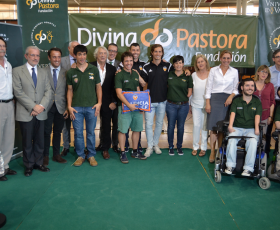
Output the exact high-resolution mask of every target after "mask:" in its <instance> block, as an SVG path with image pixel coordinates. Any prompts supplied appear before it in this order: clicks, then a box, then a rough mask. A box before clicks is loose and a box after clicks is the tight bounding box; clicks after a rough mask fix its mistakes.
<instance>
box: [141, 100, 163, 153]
mask: <svg viewBox="0 0 280 230" xmlns="http://www.w3.org/2000/svg"><path fill="white" fill-rule="evenodd" d="M165 107H166V101H163V102H159V103H152V104H151V112H145V129H146V138H147V142H148V148H152V147H153V146H157V145H158V141H159V136H160V134H161V131H162V123H163V118H164V115H165ZM155 115H156V127H155V132H154V135H153V124H154V116H155Z"/></svg>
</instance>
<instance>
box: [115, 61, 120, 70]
mask: <svg viewBox="0 0 280 230" xmlns="http://www.w3.org/2000/svg"><path fill="white" fill-rule="evenodd" d="M120 64H121V62H120V61H118V60H117V59H115V62H114V66H115V67H116V69H118V67H119V65H120Z"/></svg>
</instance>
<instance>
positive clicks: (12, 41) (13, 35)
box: [0, 23, 23, 154]
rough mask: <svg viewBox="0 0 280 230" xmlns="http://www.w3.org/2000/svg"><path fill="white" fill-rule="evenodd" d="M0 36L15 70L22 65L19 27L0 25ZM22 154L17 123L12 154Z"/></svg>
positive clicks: (7, 56) (20, 137)
mask: <svg viewBox="0 0 280 230" xmlns="http://www.w3.org/2000/svg"><path fill="white" fill-rule="evenodd" d="M0 31H1V32H0V36H1V37H3V38H4V40H5V41H6V43H7V52H6V58H7V60H8V62H10V63H11V65H12V67H13V68H15V67H17V66H20V65H22V64H23V62H22V57H23V52H22V35H21V26H18V25H14V24H8V23H0ZM20 152H22V136H21V132H20V127H19V123H18V122H17V121H16V122H15V144H14V152H13V154H18V153H20Z"/></svg>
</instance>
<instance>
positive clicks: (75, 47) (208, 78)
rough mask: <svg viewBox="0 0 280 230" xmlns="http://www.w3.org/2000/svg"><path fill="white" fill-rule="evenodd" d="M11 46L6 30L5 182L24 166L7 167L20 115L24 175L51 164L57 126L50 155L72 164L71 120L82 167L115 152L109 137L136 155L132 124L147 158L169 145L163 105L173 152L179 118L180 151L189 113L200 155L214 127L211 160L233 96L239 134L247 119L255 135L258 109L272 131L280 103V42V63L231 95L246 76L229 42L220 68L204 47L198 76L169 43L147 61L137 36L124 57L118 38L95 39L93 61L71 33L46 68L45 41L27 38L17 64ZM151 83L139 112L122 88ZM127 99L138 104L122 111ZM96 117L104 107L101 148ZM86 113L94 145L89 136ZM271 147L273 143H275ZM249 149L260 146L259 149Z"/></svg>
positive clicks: (1, 49) (233, 121) (1, 100)
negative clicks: (235, 64)
mask: <svg viewBox="0 0 280 230" xmlns="http://www.w3.org/2000/svg"><path fill="white" fill-rule="evenodd" d="M6 48H7V44H6V41H5V40H4V39H3V38H1V37H0V119H1V120H0V146H1V147H0V151H1V154H2V155H3V158H4V168H5V174H4V175H3V176H1V177H0V181H5V180H7V179H8V178H7V177H6V175H15V174H17V173H16V171H14V170H12V169H10V168H9V161H10V159H11V156H12V153H13V145H14V127H15V120H17V121H18V122H19V125H20V129H21V133H22V147H23V162H24V165H25V171H24V174H25V176H31V175H32V172H33V169H38V170H40V171H42V172H48V171H50V169H49V168H48V165H49V149H50V141H51V133H52V132H53V138H52V146H53V156H52V160H53V161H55V162H58V163H67V161H66V160H65V159H64V158H63V156H66V155H67V153H68V152H69V148H70V127H71V122H72V125H73V128H74V143H75V146H74V147H75V152H76V153H77V155H78V158H77V159H76V161H75V162H74V164H73V165H74V166H81V165H82V164H83V163H84V161H85V160H88V162H89V164H90V165H91V166H97V165H98V163H97V161H96V159H95V155H96V151H101V152H102V156H103V158H104V159H105V160H108V159H109V158H110V154H109V149H110V148H111V146H112V148H113V150H114V151H115V152H117V153H119V156H120V161H121V162H122V163H128V162H129V161H128V158H127V155H126V154H127V153H128V149H129V144H128V138H129V136H128V134H129V130H131V131H132V152H131V157H133V158H137V159H140V160H146V159H147V157H149V156H150V155H151V154H152V153H153V152H155V153H156V154H161V153H162V152H161V149H160V148H159V146H158V143H159V138H160V134H161V132H162V125H163V120H164V116H165V114H166V115H167V120H168V131H167V136H168V144H169V155H171V156H172V155H174V154H175V152H174V129H175V125H176V123H177V148H176V151H177V153H178V155H183V154H184V153H183V150H182V143H183V135H184V124H185V121H186V117H187V115H188V113H189V112H191V113H192V114H193V126H194V128H193V150H192V155H194V156H195V155H197V154H198V155H199V156H200V157H203V156H204V155H205V154H206V150H207V139H208V130H210V131H211V132H210V145H211V154H210V157H209V162H210V163H213V162H214V160H215V146H216V141H218V146H220V144H221V140H222V138H223V135H222V132H221V131H222V126H223V123H222V122H223V120H225V119H226V116H227V113H228V107H229V105H231V104H232V107H231V111H230V123H229V132H230V133H231V134H230V135H233V134H234V135H237V134H236V132H237V131H240V130H239V129H238V128H241V129H246V132H245V133H254V135H255V136H253V137H255V139H256V137H257V135H258V128H257V127H258V123H259V121H260V118H261V121H262V122H266V124H267V128H266V130H267V131H266V133H267V135H266V138H269V135H268V133H269V132H270V133H271V127H272V123H273V122H272V121H273V116H274V113H275V112H274V111H275V107H277V100H276V103H275V99H279V95H278V87H279V86H280V80H278V79H280V74H279V73H280V50H278V52H277V51H275V52H274V54H273V55H274V56H273V60H274V62H275V66H273V67H270V68H268V67H267V66H261V67H259V69H258V71H257V73H256V76H255V82H253V80H252V79H248V80H246V81H244V82H242V86H241V90H242V92H243V97H242V99H240V100H239V101H237V100H234V103H232V101H233V98H234V96H235V95H237V94H238V93H239V91H238V83H239V76H238V71H237V70H236V69H234V68H232V67H231V66H230V62H231V59H232V54H231V52H230V51H228V50H224V51H222V52H221V55H220V61H221V64H220V65H219V66H216V67H213V68H212V69H210V66H209V63H208V60H207V59H206V57H205V56H204V55H197V56H196V58H195V63H194V68H195V72H194V73H193V74H192V75H191V73H190V71H189V70H188V68H186V67H184V58H183V57H182V56H180V55H177V56H175V57H174V58H173V65H172V64H171V63H169V62H167V61H165V60H164V59H163V56H164V49H163V47H162V46H161V45H159V44H155V45H152V46H151V52H150V58H151V59H150V61H149V62H147V63H145V62H143V61H141V60H139V56H140V46H139V44H138V43H133V44H131V46H130V48H129V51H127V52H124V53H123V54H122V55H121V62H119V61H118V60H116V56H117V54H118V46H117V45H116V44H114V43H111V44H109V45H108V46H107V47H104V46H100V47H97V48H96V49H95V51H94V57H95V59H96V61H95V62H92V63H88V62H87V53H88V50H87V48H86V47H85V46H84V45H81V44H79V43H78V42H77V41H72V42H70V43H69V47H68V50H69V55H68V56H65V57H62V51H61V50H60V49H59V48H51V49H50V50H49V51H48V58H49V61H50V64H49V66H47V67H45V68H39V67H38V63H39V60H40V50H39V49H38V48H37V47H36V46H29V47H27V48H26V51H25V55H24V56H25V58H26V60H27V62H26V63H25V64H24V65H22V66H19V67H16V68H14V69H12V67H11V65H10V64H9V62H8V61H7V59H6V58H5V54H6ZM270 81H271V83H270ZM248 84H249V86H247V85H248ZM252 84H253V86H254V90H253V91H252V87H251V86H252ZM143 88H147V89H149V90H150V97H151V111H150V112H145V114H144V113H143V112H141V111H139V110H138V109H137V106H136V105H135V104H130V103H129V102H128V101H127V100H126V98H125V97H124V95H123V94H122V92H123V91H142V90H143ZM276 88H277V90H275V89H276ZM255 89H256V90H255ZM274 92H275V93H274ZM252 94H256V95H257V96H258V97H259V98H260V99H261V102H260V101H259V100H258V101H255V99H252ZM279 101H280V100H279ZM15 103H16V104H15ZM122 104H125V105H126V106H127V107H128V108H129V109H130V111H131V112H129V113H122ZM279 104H280V102H279ZM15 108H16V109H15ZM250 109H251V110H250ZM249 110H250V111H249ZM260 113H262V114H260ZM279 113H280V111H279ZM14 114H15V117H14ZM143 115H144V119H145V132H146V137H147V145H148V146H147V148H146V151H145V153H144V152H143V149H142V146H141V131H142V130H143ZM97 116H100V135H99V138H100V145H99V146H98V147H95V127H96V121H97ZM155 116H156V118H155V128H154V129H153V124H154V117H155ZM258 116H259V117H258ZM84 120H85V126H86V140H87V141H86V146H85V144H84V136H83V130H84ZM111 122H112V124H113V127H111ZM249 129H250V130H249ZM251 129H253V131H252V132H251ZM200 132H201V148H199V140H200ZM240 132H241V131H240ZM61 133H62V134H63V150H62V152H60V139H61ZM252 135H253V134H252ZM229 146H230V145H229ZM267 146H268V147H267V148H268V149H269V148H270V146H269V143H268V142H267ZM229 148H232V149H234V147H229ZM198 149H200V152H199V153H198ZM248 151H249V152H252V154H254V153H253V151H254V150H253V149H252V148H249V149H248ZM227 152H231V151H227ZM227 154H228V153H227ZM252 154H251V155H252ZM248 155H250V154H248ZM252 156H253V155H252ZM233 158H234V156H233V157H232V161H229V162H228V165H227V166H228V172H229V174H230V172H232V170H233V169H234V159H233ZM251 158H252V157H251ZM228 159H230V156H229V157H228ZM244 169H246V170H249V171H250V170H251V161H250V162H249V160H248V162H247V161H246V163H245V166H244ZM251 171H252V170H251ZM247 173H248V172H247Z"/></svg>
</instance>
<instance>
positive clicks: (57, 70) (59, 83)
mask: <svg viewBox="0 0 280 230" xmlns="http://www.w3.org/2000/svg"><path fill="white" fill-rule="evenodd" d="M61 55H62V52H61V49H59V48H51V49H50V50H49V51H48V58H49V60H50V62H51V63H50V65H49V66H47V67H46V68H45V70H46V71H47V73H48V77H49V81H50V84H51V89H52V98H51V100H50V104H49V105H48V119H47V120H46V121H45V145H44V161H43V165H44V166H48V165H49V149H50V139H51V133H52V130H53V142H52V144H53V158H52V159H53V161H56V162H58V163H67V161H66V160H65V159H63V158H62V157H61V156H60V154H59V153H60V151H59V150H60V139H61V132H62V129H63V125H64V119H66V118H67V117H68V111H67V106H66V70H65V69H63V68H62V67H60V63H61Z"/></svg>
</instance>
